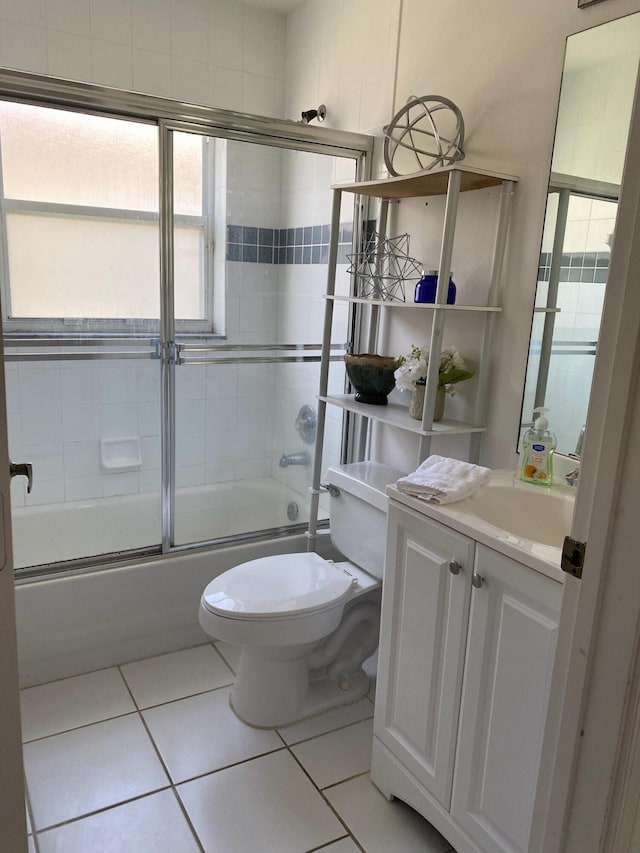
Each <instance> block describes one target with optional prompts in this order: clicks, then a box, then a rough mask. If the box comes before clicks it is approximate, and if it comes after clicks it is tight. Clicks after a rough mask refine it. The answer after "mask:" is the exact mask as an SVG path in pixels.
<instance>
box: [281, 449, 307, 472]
mask: <svg viewBox="0 0 640 853" xmlns="http://www.w3.org/2000/svg"><path fill="white" fill-rule="evenodd" d="M289 465H305V466H307V465H311V457H310V456H309V454H308V453H307V451H306V450H301V451H300V452H299V453H283V454H282V456H281V457H280V467H281V468H288V467H289Z"/></svg>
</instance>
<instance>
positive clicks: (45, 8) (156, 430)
mask: <svg viewBox="0 0 640 853" xmlns="http://www.w3.org/2000/svg"><path fill="white" fill-rule="evenodd" d="M284 37H285V20H284V17H283V16H281V15H278V14H272V13H268V12H264V11H262V10H257V9H250V8H248V7H245V6H243V5H241V4H238V3H235V2H226V0H146V2H145V0H133V2H132V0H32V2H29V3H25V2H24V0H5V2H3V3H2V4H1V5H0V64H2V65H3V66H4V67H7V68H15V69H21V70H25V71H32V72H38V73H45V74H51V75H54V76H57V77H63V78H68V79H73V80H79V81H83V82H90V83H97V84H101V85H106V86H113V87H115V88H120V89H128V90H133V91H138V92H142V93H148V94H154V95H161V96H166V97H171V98H176V99H180V100H187V101H192V102H198V103H204V104H211V105H214V106H218V107H223V108H227V109H234V110H239V111H246V112H251V113H256V114H259V115H268V116H274V117H280V116H281V115H282V103H283V97H282V86H283V76H284ZM245 148H246V146H245ZM280 159H281V154H280V152H269V151H268V150H267V149H262V150H261V151H259V152H257V151H256V149H255V148H253V149H252V152H251V155H250V156H248V155H246V153H245V152H244V151H243V149H242V147H240V146H236V147H235V148H234V149H233V151H232V153H231V157H230V159H229V162H228V163H227V169H228V173H229V174H230V175H231V179H230V181H229V184H228V186H224V192H225V196H226V198H225V201H226V203H227V206H228V211H227V212H228V217H229V218H228V220H227V221H228V222H233V223H235V224H238V225H243V224H245V225H260V226H263V227H264V226H266V225H267V224H268V223H271V224H272V226H277V225H278V224H279V223H278V217H279V203H280V202H279V185H280V173H279V168H280ZM240 161H242V162H240ZM267 161H269V162H267ZM274 189H276V191H277V192H276V195H275V196H274ZM274 199H275V200H274ZM267 208H269V209H267ZM223 263H224V266H226V275H227V286H228V287H227V294H226V297H227V317H228V320H227V330H226V331H227V333H228V334H229V335H230V336H231V339H232V340H234V341H238V342H243V343H246V342H251V341H263V340H275V334H276V304H275V294H276V291H277V278H278V273H277V267H274V265H273V263H268V264H267V263H259V264H258V263H256V264H251V265H249V272H247V271H246V270H245V265H243V264H241V263H236V262H231V261H225V262H223ZM243 270H245V271H244V272H243ZM221 271H222V270H219V272H221ZM247 278H250V283H251V286H250V287H247V286H246V285H247V281H246V279H247ZM158 380H159V371H158V363H157V362H153V361H149V362H147V361H136V362H118V361H110V362H98V363H96V362H94V363H92V362H76V363H69V362H64V363H56V362H49V363H44V364H29V365H25V364H19V365H18V364H15V363H13V364H11V363H9V364H8V365H7V383H8V386H9V387H8V400H7V403H8V408H9V413H8V417H9V427H10V435H11V438H10V444H11V454H12V457H13V458H14V459H18V458H20V459H22V458H24V459H29V460H30V461H32V462H33V464H34V470H35V472H36V479H35V484H34V489H33V493H32V494H31V495H29V496H27V495H26V493H25V485H24V482H22V480H21V478H20V479H16V480H14V481H13V483H12V493H13V500H14V506H20V505H22V504H23V503H25V502H26V503H27V504H40V503H50V502H59V501H63V500H85V499H91V498H96V497H102V496H105V497H106V496H110V495H114V494H131V493H135V492H138V491H157V490H158V489H159V487H160V408H159V404H160V400H159V381H158ZM273 381H274V373H273V370H272V368H271V366H269V365H256V366H252V367H251V368H247V367H236V366H233V365H231V366H225V367H222V366H220V367H217V366H216V367H212V366H206V367H205V366H190V367H185V368H181V369H180V370H179V371H178V377H177V383H176V384H177V388H176V392H177V398H178V399H177V411H176V419H177V441H176V445H177V446H176V479H177V484H178V486H190V485H199V484H202V483H210V482H217V481H219V480H225V479H230V478H233V477H237V478H239V479H242V478H247V477H254V476H265V475H268V474H269V472H270V470H271V452H272V448H271V442H270V437H271V430H270V428H269V426H270V423H271V421H272V407H273V394H272V389H273ZM265 425H267V429H265ZM135 435H137V436H139V437H140V441H141V451H142V460H143V461H142V465H141V467H140V469H139V470H132V471H127V472H117V473H109V472H106V471H104V470H103V469H102V468H101V466H100V456H99V440H100V438H108V437H114V436H135Z"/></svg>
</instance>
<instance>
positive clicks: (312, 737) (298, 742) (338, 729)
mask: <svg viewBox="0 0 640 853" xmlns="http://www.w3.org/2000/svg"><path fill="white" fill-rule="evenodd" d="M345 707H348V706H345ZM371 719H373V714H371V716H370V717H363V718H362V719H361V720H353V722H351V723H344V725H341V726H336V728H335V729H329V730H328V731H326V732H320V734H317V735H310V736H309V737H305V738H302V740H296V741H294V742H293V743H286V741H285V743H286V745H287V746H300V745H301V744H303V743H309V741H311V740H315V739H316V738H319V737H324V736H325V735H332V734H333V733H334V732H342V731H344V730H345V729H349V728H351V726H357V725H358V723H366V722H368V721H369V720H371ZM275 731H277V732H278V734H280V729H275ZM280 736H281V737H282V735H280ZM283 740H284V738H283ZM336 784H339V783H336Z"/></svg>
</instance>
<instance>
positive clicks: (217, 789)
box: [178, 750, 345, 853]
mask: <svg viewBox="0 0 640 853" xmlns="http://www.w3.org/2000/svg"><path fill="white" fill-rule="evenodd" d="M178 793H179V795H180V797H181V798H182V801H183V803H184V805H185V808H186V810H187V813H188V814H189V817H190V819H191V822H192V823H193V826H194V828H195V830H196V832H197V834H198V836H199V838H200V841H201V843H202V846H203V847H204V849H205V850H207V851H210V853H213V851H218V850H219V851H224V853H248V851H254V850H255V851H258V850H259V851H260V853H301V851H303V850H311V849H313V848H314V847H319V846H320V845H321V844H327V843H329V842H330V841H332V840H333V839H337V838H340V837H341V836H343V835H344V834H345V830H344V827H343V826H342V825H341V824H340V822H339V821H338V820H337V819H336V817H335V815H334V814H333V813H332V812H331V810H330V809H329V807H328V806H327V804H326V803H325V802H324V800H323V798H322V797H321V795H320V794H319V793H318V792H317V791H316V790H315V788H314V787H313V785H312V784H311V783H310V782H309V780H308V779H307V777H306V776H305V775H304V773H303V772H302V770H301V769H300V768H299V767H298V765H297V764H296V762H295V760H294V759H293V758H292V757H291V756H290V755H289V753H288V752H287V751H285V750H283V751H282V752H276V753H274V754H273V755H267V756H264V757H262V758H257V759H255V760H254V761H248V762H246V763H244V764H239V765H237V766H236V767H229V768H228V769H227V770H221V771H220V772H219V773H212V774H211V775H210V776H204V777H203V778H201V779H196V780H194V781H193V782H187V783H186V784H184V785H180V786H179V787H178Z"/></svg>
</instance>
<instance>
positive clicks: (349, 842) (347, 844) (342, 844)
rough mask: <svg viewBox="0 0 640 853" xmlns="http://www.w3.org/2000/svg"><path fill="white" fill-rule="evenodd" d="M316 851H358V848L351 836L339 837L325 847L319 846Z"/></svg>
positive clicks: (354, 852)
mask: <svg viewBox="0 0 640 853" xmlns="http://www.w3.org/2000/svg"><path fill="white" fill-rule="evenodd" d="M317 853H360V848H359V847H358V846H357V844H354V842H353V839H351V838H341V839H340V841H334V843H333V844H328V845H327V846H326V847H321V848H320V850H318V851H317Z"/></svg>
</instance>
